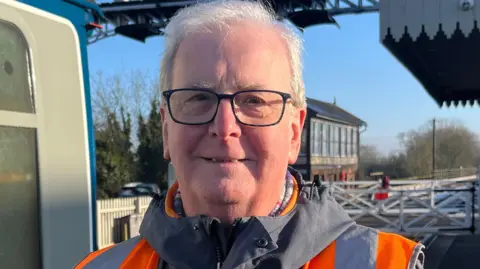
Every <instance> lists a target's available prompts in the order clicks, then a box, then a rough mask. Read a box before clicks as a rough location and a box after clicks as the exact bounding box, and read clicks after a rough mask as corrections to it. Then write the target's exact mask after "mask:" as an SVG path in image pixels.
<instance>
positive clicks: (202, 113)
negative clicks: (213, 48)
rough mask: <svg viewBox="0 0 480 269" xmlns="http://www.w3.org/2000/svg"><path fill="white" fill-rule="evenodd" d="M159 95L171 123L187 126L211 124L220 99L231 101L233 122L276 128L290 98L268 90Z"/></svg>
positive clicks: (178, 90) (192, 91)
mask: <svg viewBox="0 0 480 269" xmlns="http://www.w3.org/2000/svg"><path fill="white" fill-rule="evenodd" d="M162 94H163V97H164V98H165V100H166V102H167V106H168V111H169V113H170V116H171V117H172V119H173V121H175V122H177V123H180V124H186V125H202V124H208V123H211V122H212V121H213V120H214V119H215V116H216V115H217V112H218V106H219V104H220V101H221V100H222V99H229V100H230V104H231V106H232V110H233V114H234V115H235V118H236V119H237V121H238V122H240V123H242V124H244V125H248V126H258V127H264V126H272V125H276V124H278V123H279V122H280V121H281V120H282V117H283V114H284V112H285V105H286V103H287V101H288V100H289V99H291V98H292V96H291V95H290V94H288V93H284V92H278V91H270V90H244V91H238V92H235V93H233V94H219V93H216V92H214V91H212V90H211V89H174V90H168V91H164V92H163V93H162Z"/></svg>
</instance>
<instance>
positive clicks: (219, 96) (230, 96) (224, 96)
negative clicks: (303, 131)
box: [162, 88, 293, 127]
mask: <svg viewBox="0 0 480 269" xmlns="http://www.w3.org/2000/svg"><path fill="white" fill-rule="evenodd" d="M179 91H198V92H208V93H211V94H214V95H215V96H216V97H217V100H218V101H217V107H216V109H215V113H214V114H213V116H212V118H211V119H210V120H208V121H205V122H201V123H185V122H181V121H179V120H177V119H176V118H175V117H174V116H173V114H172V108H171V106H170V97H171V96H172V95H173V94H174V93H175V92H179ZM248 92H269V93H276V94H278V95H280V96H281V97H282V102H283V104H282V112H281V113H280V116H279V118H278V120H277V121H276V122H274V123H271V124H247V123H244V122H242V121H241V120H240V119H239V118H238V116H237V113H235V108H234V103H233V99H234V98H235V96H237V95H239V94H241V93H248ZM162 95H163V97H164V98H165V100H166V101H167V108H168V112H169V114H170V117H171V118H172V120H173V121H174V122H176V123H178V124H183V125H205V124H209V123H212V122H213V121H214V120H215V117H217V113H218V107H219V106H220V102H221V101H222V99H229V100H230V107H231V108H232V112H233V115H234V116H235V119H236V120H237V121H238V122H239V123H241V124H243V125H245V126H251V127H269V126H274V125H277V124H278V123H280V121H282V119H283V115H284V114H285V107H286V105H287V101H288V100H289V99H292V100H293V98H292V95H291V94H289V93H285V92H279V91H273V90H241V91H237V92H235V93H231V94H228V93H216V92H215V91H213V90H212V89H205V88H178V89H171V90H166V91H163V92H162Z"/></svg>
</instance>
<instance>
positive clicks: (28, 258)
mask: <svg viewBox="0 0 480 269" xmlns="http://www.w3.org/2000/svg"><path fill="white" fill-rule="evenodd" d="M84 100H85V97H84V89H83V79H82V69H81V56H80V51H79V41H78V37H77V33H76V31H75V28H74V27H73V25H72V24H71V23H70V22H69V21H67V20H65V19H63V18H60V17H57V16H54V15H52V14H50V13H47V12H44V11H41V10H38V9H35V8H32V7H30V6H27V5H24V4H22V3H19V2H16V1H11V0H0V268H1V269H3V268H5V269H6V268H8V269H27V268H28V269H67V268H72V267H73V266H74V265H75V263H77V262H78V261H79V260H80V259H82V258H83V257H84V256H85V255H86V254H88V252H89V251H91V249H92V237H91V234H92V233H91V232H92V227H91V218H92V215H91V206H92V205H91V201H90V197H91V193H90V178H89V159H88V158H89V157H88V156H89V154H88V153H89V152H88V146H87V145H88V143H87V142H88V141H87V140H88V136H87V126H86V118H85V103H84Z"/></svg>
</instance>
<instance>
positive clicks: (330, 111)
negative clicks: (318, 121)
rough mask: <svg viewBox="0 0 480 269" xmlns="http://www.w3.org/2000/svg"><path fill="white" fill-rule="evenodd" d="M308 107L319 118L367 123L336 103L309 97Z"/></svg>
mask: <svg viewBox="0 0 480 269" xmlns="http://www.w3.org/2000/svg"><path fill="white" fill-rule="evenodd" d="M307 107H308V108H309V109H311V110H312V111H314V112H315V113H316V114H317V115H316V116H317V117H319V118H325V119H328V120H333V121H339V122H343V123H347V124H351V125H358V126H359V125H366V124H367V123H366V122H365V121H363V120H361V119H359V118H358V117H356V116H355V115H353V114H351V113H350V112H348V111H346V110H344V109H343V108H341V107H339V106H337V105H336V104H332V103H327V102H323V101H320V100H315V99H312V98H308V97H307Z"/></svg>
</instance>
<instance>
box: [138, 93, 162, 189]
mask: <svg viewBox="0 0 480 269" xmlns="http://www.w3.org/2000/svg"><path fill="white" fill-rule="evenodd" d="M138 124H139V127H138V141H139V145H138V149H137V159H138V166H137V171H138V178H139V180H140V181H142V182H148V183H156V184H158V186H159V187H160V189H162V190H165V189H166V188H167V187H168V180H167V174H168V162H167V161H166V160H165V159H164V158H163V140H162V121H161V115H160V102H159V101H158V99H153V100H152V101H151V103H150V114H149V117H148V119H147V120H145V119H144V118H143V116H142V115H139V116H138Z"/></svg>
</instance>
